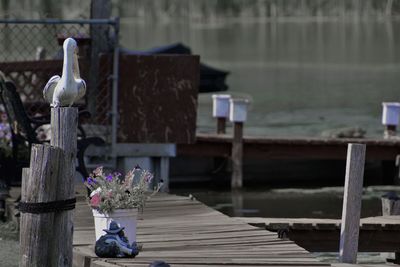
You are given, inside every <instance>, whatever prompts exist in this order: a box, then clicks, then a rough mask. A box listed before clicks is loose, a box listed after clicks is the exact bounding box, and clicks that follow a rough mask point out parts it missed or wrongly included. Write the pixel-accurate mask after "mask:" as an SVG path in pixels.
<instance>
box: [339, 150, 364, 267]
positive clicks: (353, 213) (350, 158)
mask: <svg viewBox="0 0 400 267" xmlns="http://www.w3.org/2000/svg"><path fill="white" fill-rule="evenodd" d="M365 149H366V146H365V145H364V144H352V143H350V144H349V145H348V148H347V162H346V178H345V185H344V197H343V211H342V227H341V231H340V248H339V261H340V262H342V263H356V261H357V252H358V237H359V228H360V214H361V196H362V188H363V180H364V165H365Z"/></svg>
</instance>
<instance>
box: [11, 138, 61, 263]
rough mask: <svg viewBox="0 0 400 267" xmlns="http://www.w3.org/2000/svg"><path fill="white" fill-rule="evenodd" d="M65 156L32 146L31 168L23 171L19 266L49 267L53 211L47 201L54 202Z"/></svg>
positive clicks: (47, 147) (42, 146) (36, 145)
mask: <svg viewBox="0 0 400 267" xmlns="http://www.w3.org/2000/svg"><path fill="white" fill-rule="evenodd" d="M63 158H64V155H63V151H62V150H61V149H59V148H54V147H51V146H49V145H41V144H34V145H33V146H32V151H31V160H30V169H27V168H25V169H24V170H23V178H22V179H23V180H22V188H21V193H22V194H21V202H20V204H19V205H20V206H19V210H20V212H21V223H20V265H19V266H21V267H30V266H32V267H33V266H59V265H52V264H51V258H50V257H49V251H50V250H51V248H52V240H53V238H54V237H53V227H54V216H55V213H54V212H48V211H46V210H45V209H46V208H48V205H47V204H49V202H50V203H51V202H53V201H55V200H56V198H57V196H56V187H57V180H58V177H59V176H60V170H61V165H62V161H63Z"/></svg>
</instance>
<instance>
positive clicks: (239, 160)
mask: <svg viewBox="0 0 400 267" xmlns="http://www.w3.org/2000/svg"><path fill="white" fill-rule="evenodd" d="M231 160H232V178H231V188H234V189H238V188H242V186H243V123H242V122H235V123H234V124H233V140H232V155H231Z"/></svg>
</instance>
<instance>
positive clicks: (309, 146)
mask: <svg viewBox="0 0 400 267" xmlns="http://www.w3.org/2000/svg"><path fill="white" fill-rule="evenodd" d="M232 142H233V137H232V136H231V135H221V134H209V133H197V135H196V142H195V143H194V144H178V145H177V150H176V153H177V157H180V158H197V157H200V158H201V157H203V158H227V159H230V158H231V157H232V154H231V153H232ZM348 143H363V144H365V145H366V147H367V151H368V153H367V155H366V159H365V160H366V161H368V162H369V161H380V162H381V163H382V164H381V166H382V170H383V172H382V173H383V179H384V182H385V183H393V182H394V179H397V175H396V166H395V160H396V157H397V156H398V155H400V140H398V139H383V138H306V137H293V138H289V137H288V138H274V137H265V136H246V135H245V136H243V162H244V164H245V165H244V167H246V162H250V161H251V160H255V161H260V160H345V159H346V151H347V144H348ZM343 166H344V165H343Z"/></svg>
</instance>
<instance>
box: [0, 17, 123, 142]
mask: <svg viewBox="0 0 400 267" xmlns="http://www.w3.org/2000/svg"><path fill="white" fill-rule="evenodd" d="M118 27H119V23H118V21H117V20H76V21H73V20H71V21H65V20H64V21H63V20H25V21H22V20H0V49H1V50H0V51H2V52H1V53H0V71H1V72H3V73H4V74H5V76H6V78H8V79H10V80H12V81H14V82H15V84H16V86H17V89H18V92H19V94H20V96H21V99H22V101H23V103H24V105H25V108H26V110H27V112H28V114H29V115H30V116H35V115H39V114H40V115H43V114H48V113H49V103H46V102H44V99H43V96H42V91H43V88H44V86H45V84H46V83H47V81H48V80H49V78H50V77H52V76H53V75H61V72H62V59H63V50H62V44H63V41H64V40H65V38H68V37H73V38H74V39H75V40H77V43H78V48H79V65H80V70H81V77H82V78H83V79H84V80H85V81H86V83H87V93H86V96H85V99H84V100H81V101H80V102H78V103H77V105H78V106H79V108H80V109H86V110H89V112H90V113H91V116H90V117H89V118H85V119H83V121H81V123H83V126H84V128H85V130H86V134H87V135H89V136H90V135H95V136H100V137H103V138H104V139H105V140H107V141H109V142H112V139H113V138H112V136H111V135H112V132H113V131H112V125H113V122H112V116H111V115H112V114H113V110H114V111H115V110H116V108H115V107H114V109H113V102H112V99H113V90H116V89H117V88H116V83H114V82H113V78H114V77H117V76H118V74H117V73H114V72H115V70H118V68H114V67H113V62H114V57H115V56H116V55H117V53H114V52H115V50H116V49H118V40H117V38H118V37H117V36H118ZM117 51H118V50H117Z"/></svg>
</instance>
